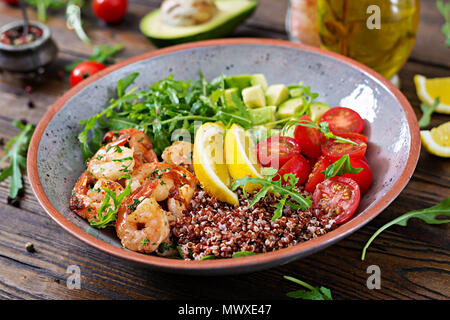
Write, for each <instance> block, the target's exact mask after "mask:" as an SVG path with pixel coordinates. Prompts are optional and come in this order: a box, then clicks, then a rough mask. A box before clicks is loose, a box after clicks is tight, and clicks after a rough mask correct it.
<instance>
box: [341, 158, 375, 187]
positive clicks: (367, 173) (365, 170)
mask: <svg viewBox="0 0 450 320" xmlns="http://www.w3.org/2000/svg"><path fill="white" fill-rule="evenodd" d="M350 165H351V166H352V167H353V168H362V171H361V172H359V173H356V174H350V173H344V177H347V178H351V179H353V180H355V182H356V183H357V184H358V185H359V189H360V190H361V194H365V193H366V192H367V190H369V188H370V186H371V184H372V180H373V175H372V170H371V169H370V167H369V164H368V163H367V161H365V160H364V159H350Z"/></svg>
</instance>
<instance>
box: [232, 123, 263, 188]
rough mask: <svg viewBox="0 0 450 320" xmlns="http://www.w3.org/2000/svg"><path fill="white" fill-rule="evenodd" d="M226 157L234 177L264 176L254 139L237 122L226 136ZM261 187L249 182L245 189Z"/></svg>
mask: <svg viewBox="0 0 450 320" xmlns="http://www.w3.org/2000/svg"><path fill="white" fill-rule="evenodd" d="M225 159H226V162H227V166H228V171H229V172H230V175H231V177H232V178H233V179H241V178H244V177H247V176H250V177H254V178H262V175H261V173H260V172H261V167H260V166H259V164H258V159H257V157H256V150H255V144H254V142H253V139H252V137H251V135H250V133H248V132H247V131H245V130H244V129H243V128H242V127H241V126H239V125H237V124H233V125H232V126H231V128H230V129H229V130H228V131H227V134H226V136H225ZM259 187H260V186H259V185H250V184H248V185H247V186H246V187H245V190H246V191H249V192H252V191H254V190H256V189H258V188H259Z"/></svg>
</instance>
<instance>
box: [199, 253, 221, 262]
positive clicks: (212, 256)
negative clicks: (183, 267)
mask: <svg viewBox="0 0 450 320" xmlns="http://www.w3.org/2000/svg"><path fill="white" fill-rule="evenodd" d="M215 259H218V257H217V256H215V255H213V254H210V255H207V256H204V257H201V258H200V259H199V261H203V260H215Z"/></svg>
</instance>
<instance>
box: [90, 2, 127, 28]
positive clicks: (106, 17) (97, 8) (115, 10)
mask: <svg viewBox="0 0 450 320" xmlns="http://www.w3.org/2000/svg"><path fill="white" fill-rule="evenodd" d="M127 8H128V1H127V0H93V1H92V10H93V11H94V13H95V15H96V16H97V18H99V19H100V20H103V21H106V22H110V23H114V22H118V21H120V20H122V18H123V16H124V15H125V13H126V12H127Z"/></svg>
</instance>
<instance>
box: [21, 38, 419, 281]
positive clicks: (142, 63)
mask: <svg viewBox="0 0 450 320" xmlns="http://www.w3.org/2000/svg"><path fill="white" fill-rule="evenodd" d="M200 70H201V71H202V72H203V73H204V75H205V76H206V78H207V79H212V78H214V77H216V76H218V75H220V74H221V73H222V72H223V73H224V74H226V75H235V74H249V73H263V74H265V75H266V77H267V80H268V82H269V83H272V84H273V83H285V84H291V83H296V82H298V81H300V80H302V81H304V83H305V84H308V85H310V86H311V89H312V91H313V92H318V93H320V96H319V99H320V101H324V102H327V103H329V104H330V105H332V106H336V105H340V106H345V107H349V108H352V109H354V110H356V111H357V112H358V113H359V114H360V115H361V116H362V117H363V118H364V120H365V129H364V132H363V133H364V134H366V135H368V137H369V143H368V144H369V147H368V152H367V159H368V161H369V163H370V165H371V167H372V170H373V174H374V180H373V185H372V187H371V188H370V190H369V191H368V193H367V194H366V195H365V196H364V197H363V198H362V200H361V203H360V205H359V208H358V211H357V213H356V214H355V216H354V217H353V218H352V219H351V220H350V221H348V222H347V223H345V224H343V225H341V226H339V227H338V228H337V229H335V230H333V231H331V232H329V233H327V234H325V235H323V236H320V237H318V238H315V239H313V240H310V241H306V242H303V243H301V244H298V245H295V246H292V247H290V248H286V249H281V250H278V251H274V252H270V253H264V254H259V255H254V256H249V257H242V258H235V259H218V260H205V261H184V260H177V259H167V258H162V257H157V256H153V255H146V254H141V253H136V252H132V251H129V250H126V249H123V248H122V246H121V244H120V241H119V239H118V238H117V237H116V235H115V233H114V232H113V231H110V232H108V231H105V230H97V229H94V228H92V227H90V226H89V224H88V223H87V222H86V221H84V220H82V219H81V218H80V217H78V216H77V215H76V214H74V213H72V212H71V211H70V210H69V208H68V200H69V197H70V194H71V190H72V188H73V186H74V184H75V181H76V180H77V178H78V177H79V176H80V174H81V173H82V172H83V171H84V169H85V167H84V163H83V160H82V156H81V151H80V146H79V143H78V141H77V136H78V134H79V132H80V130H81V128H82V126H81V125H79V121H80V120H83V119H87V118H89V117H90V116H92V115H94V114H96V113H98V112H100V111H101V110H102V109H103V108H104V107H105V106H106V105H107V102H108V100H109V99H110V98H112V97H114V95H115V88H116V83H117V81H118V79H121V78H123V77H125V76H126V75H128V74H129V73H132V72H139V73H140V76H139V77H138V78H137V79H136V81H135V84H136V85H137V86H139V87H141V88H145V87H146V86H148V85H149V84H151V83H153V82H154V81H157V80H160V79H163V78H165V77H167V76H168V75H169V74H173V75H174V77H175V78H176V79H180V80H186V79H198V72H199V71H200ZM419 152H420V138H419V128H418V124H417V120H416V117H415V115H414V112H413V110H412V108H411V106H410V104H409V103H408V101H407V100H406V98H405V97H404V96H403V95H402V94H401V93H400V91H399V90H398V89H397V88H396V87H394V86H393V85H392V84H391V83H390V82H389V81H387V80H386V79H384V78H383V77H381V76H380V75H378V74H376V73H375V72H374V71H372V70H370V69H369V68H367V67H365V66H363V65H361V64H359V63H357V62H355V61H353V60H350V59H348V58H345V57H343V56H340V55H337V54H334V53H330V52H327V51H323V50H321V49H317V48H312V47H308V46H305V45H301V44H294V43H291V42H286V41H280V40H268V39H228V40H212V41H204V42H196V43H191V44H185V45H179V46H175V47H170V48H166V49H162V50H158V51H153V52H149V53H147V54H144V55H140V56H137V57H135V58H131V59H129V60H125V61H123V62H121V63H119V64H116V65H114V66H111V67H109V68H107V69H105V70H104V71H102V72H100V73H97V74H95V75H93V76H91V77H89V78H88V79H86V80H85V81H83V82H82V83H81V84H79V85H78V86H76V87H74V88H72V89H71V90H69V91H68V92H67V93H66V94H65V95H64V96H62V97H61V98H60V99H59V100H58V101H57V102H56V103H55V104H54V105H53V106H52V107H51V108H50V110H49V111H48V112H47V113H46V115H45V116H44V117H43V119H42V120H41V122H40V123H39V125H38V127H37V128H36V131H35V133H34V136H33V138H32V141H31V144H30V149H29V153H28V175H29V178H30V180H31V185H32V188H33V190H34V192H35V194H36V196H37V198H38V200H39V202H40V203H41V205H42V206H43V207H44V208H45V210H46V211H47V212H48V214H49V215H50V216H51V217H52V218H53V219H54V220H55V221H56V222H57V223H58V224H60V225H61V227H63V228H64V229H66V230H67V231H68V232H70V233H71V234H72V235H74V236H76V237H77V238H79V239H81V240H82V241H84V242H86V243H87V244H89V245H91V246H93V247H95V248H97V249H99V250H102V251H104V252H107V253H109V254H112V255H115V256H117V257H121V258H123V259H127V260H130V261H133V262H137V263H141V264H145V265H147V266H148V267H151V268H153V269H158V270H164V271H169V272H178V273H190V274H208V275H213V274H231V273H242V272H250V271H256V270H261V269H264V268H270V267H274V266H277V265H281V264H285V263H288V262H290V261H294V260H296V259H299V258H302V257H305V256H308V255H310V254H313V253H315V252H317V251H319V250H322V249H324V248H326V247H328V246H330V245H332V244H334V243H336V242H337V241H339V240H341V239H343V238H344V237H346V236H348V235H350V234H351V233H353V232H355V231H356V230H358V229H359V228H361V227H362V226H363V225H365V224H366V223H368V222H369V221H370V220H372V219H373V218H375V217H376V216H377V215H378V214H380V213H381V212H382V211H383V209H384V208H386V206H388V205H389V203H391V202H392V201H393V200H394V199H395V197H396V196H397V195H398V194H399V193H400V192H401V191H402V189H403V188H404V187H405V186H406V184H407V183H408V181H409V179H410V177H411V176H412V174H413V171H414V169H415V166H416V163H417V160H418V156H419ZM362 246H363V243H361V247H362Z"/></svg>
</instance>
